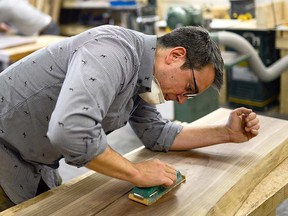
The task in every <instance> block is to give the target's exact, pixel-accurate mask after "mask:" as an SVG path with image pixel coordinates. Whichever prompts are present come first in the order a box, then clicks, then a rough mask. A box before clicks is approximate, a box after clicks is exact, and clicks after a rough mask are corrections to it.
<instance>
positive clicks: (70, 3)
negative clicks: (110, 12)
mask: <svg viewBox="0 0 288 216" xmlns="http://www.w3.org/2000/svg"><path fill="white" fill-rule="evenodd" d="M110 7H111V6H110V3H109V1H105V0H102V1H101V0H100V1H93V0H88V1H75V0H64V1H63V5H62V8H63V9H94V8H95V9H96V8H100V9H101V8H110Z"/></svg>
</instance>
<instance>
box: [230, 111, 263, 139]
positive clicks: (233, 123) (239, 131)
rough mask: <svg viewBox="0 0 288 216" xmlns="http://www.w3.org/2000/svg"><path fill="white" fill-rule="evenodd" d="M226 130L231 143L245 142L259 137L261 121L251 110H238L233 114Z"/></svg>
mask: <svg viewBox="0 0 288 216" xmlns="http://www.w3.org/2000/svg"><path fill="white" fill-rule="evenodd" d="M226 128H227V129H228V134H229V138H230V142H236V143H240V142H245V141H248V140H250V139H251V138H253V137H255V136H257V135H258V132H259V128H260V125H259V119H258V118H257V115H256V113H254V112H253V111H252V110H251V109H247V108H244V107H241V108H237V109H235V110H233V111H232V112H231V114H230V116H229V120H228V122H227V124H226Z"/></svg>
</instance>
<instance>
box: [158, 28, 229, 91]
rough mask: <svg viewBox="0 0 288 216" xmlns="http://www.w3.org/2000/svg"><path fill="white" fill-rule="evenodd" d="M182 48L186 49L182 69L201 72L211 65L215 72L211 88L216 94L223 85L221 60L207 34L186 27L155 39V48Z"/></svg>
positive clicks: (201, 29) (200, 29) (200, 30)
mask: <svg viewBox="0 0 288 216" xmlns="http://www.w3.org/2000/svg"><path fill="white" fill-rule="evenodd" d="M177 46H182V47H184V48H185V49H186V52H187V55H186V56H187V58H189V59H190V61H189V59H187V60H186V61H185V63H184V64H183V65H182V68H183V69H186V68H191V69H192V68H194V69H198V70H201V69H202V68H203V67H205V66H207V65H209V64H211V65H213V67H214V70H215V79H214V82H213V84H212V87H213V88H214V89H216V90H217V91H218V92H219V91H220V89H221V86H222V84H223V65H224V63H223V59H222V56H221V52H220V50H219V48H218V46H217V45H216V43H215V42H214V41H213V40H212V39H211V38H210V35H209V32H208V31H207V30H206V29H204V28H202V27H197V26H186V27H180V28H177V29H174V30H173V31H172V32H170V33H167V34H165V35H163V36H161V37H158V38H157V47H160V48H170V47H177ZM190 62H191V63H192V65H191V63H190Z"/></svg>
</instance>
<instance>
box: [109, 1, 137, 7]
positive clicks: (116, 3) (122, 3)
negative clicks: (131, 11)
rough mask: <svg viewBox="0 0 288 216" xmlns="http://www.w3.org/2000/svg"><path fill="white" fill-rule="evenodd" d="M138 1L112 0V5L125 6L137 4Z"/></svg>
mask: <svg viewBox="0 0 288 216" xmlns="http://www.w3.org/2000/svg"><path fill="white" fill-rule="evenodd" d="M135 5H136V1H130V0H120V1H117V0H116V1H114V0H110V6H112V7H119V6H120V7H123V6H135Z"/></svg>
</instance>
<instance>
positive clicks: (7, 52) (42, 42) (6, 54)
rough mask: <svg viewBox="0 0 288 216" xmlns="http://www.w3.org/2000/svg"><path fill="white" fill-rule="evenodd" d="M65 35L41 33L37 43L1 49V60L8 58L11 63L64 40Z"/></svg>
mask: <svg viewBox="0 0 288 216" xmlns="http://www.w3.org/2000/svg"><path fill="white" fill-rule="evenodd" d="M64 38H65V37H63V36H57V35H41V36H39V37H38V38H37V41H36V43H32V44H26V45H21V46H17V47H11V48H7V49H2V50H0V61H1V60H2V59H3V60H4V61H6V59H8V60H9V61H10V63H12V62H16V61H18V60H20V59H21V58H23V57H25V56H27V55H29V54H31V53H32V52H34V51H36V50H38V49H41V48H43V47H45V46H48V45H49V44H52V43H55V42H58V41H61V40H63V39H64Z"/></svg>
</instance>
